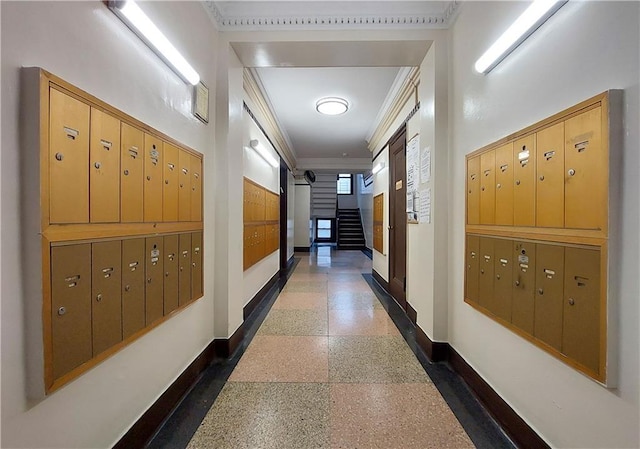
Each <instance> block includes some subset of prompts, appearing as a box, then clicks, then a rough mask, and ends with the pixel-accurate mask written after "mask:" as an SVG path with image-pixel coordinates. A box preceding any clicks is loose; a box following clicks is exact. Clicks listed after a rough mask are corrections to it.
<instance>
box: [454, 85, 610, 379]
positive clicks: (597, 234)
mask: <svg viewBox="0 0 640 449" xmlns="http://www.w3.org/2000/svg"><path fill="white" fill-rule="evenodd" d="M619 97H620V92H619V91H609V92H605V93H603V94H600V95H598V96H596V97H593V98H591V99H589V100H587V101H585V102H582V103H580V104H578V105H576V106H574V107H572V108H569V109H567V110H565V111H562V112H560V113H558V114H556V115H554V116H552V117H549V118H548V119H545V120H543V121H541V122H539V123H536V124H535V125H532V126H530V127H528V128H525V129H523V130H521V131H519V132H517V133H514V134H513V135H511V136H508V137H506V138H504V139H501V140H500V141H498V142H495V143H493V144H491V145H488V146H486V147H484V148H481V149H479V150H477V151H475V152H473V153H471V154H469V155H467V157H466V164H467V170H466V254H465V301H466V302H467V303H468V304H470V305H471V306H473V307H475V308H476V309H477V310H479V311H481V312H483V313H485V314H487V315H488V316H490V317H491V318H493V319H494V320H496V321H498V322H499V323H501V324H503V325H504V326H506V327H507V328H509V329H511V330H513V331H514V332H516V333H517V334H519V335H521V336H522V337H524V338H526V339H527V340H529V341H531V342H533V343H534V344H536V345H537V346H539V347H541V348H542V349H544V350H546V351H547V352H549V353H551V354H553V355H554V356H555V357H557V358H559V359H560V360H562V361H564V362H565V363H567V364H569V365H571V366H572V367H574V368H576V369H578V370H580V371H581V372H583V373H585V374H587V375H588V376H590V377H592V378H593V379H595V380H597V381H599V382H601V383H603V384H606V385H607V386H611V385H612V383H613V379H612V378H610V377H608V376H607V374H608V367H609V368H610V363H612V358H611V355H612V354H611V353H610V352H611V351H608V349H607V345H608V341H607V314H608V308H609V306H610V304H609V302H608V300H607V297H608V287H607V274H608V260H609V259H608V252H607V249H608V241H609V228H610V223H609V219H610V202H609V197H610V185H611V186H613V185H614V182H615V176H612V172H611V169H612V168H614V166H615V164H610V161H615V158H610V150H611V149H610V142H612V141H615V139H616V134H615V133H614V131H615V130H616V127H618V126H619V125H618V121H617V115H616V114H617V112H616V111H617V109H616V108H613V107H612V105H617V104H618V102H619V100H618V99H619Z"/></svg>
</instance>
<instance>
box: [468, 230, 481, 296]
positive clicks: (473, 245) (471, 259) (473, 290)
mask: <svg viewBox="0 0 640 449" xmlns="http://www.w3.org/2000/svg"><path fill="white" fill-rule="evenodd" d="M479 266H480V237H478V236H477V235H467V255H466V272H467V275H466V278H465V279H466V283H465V297H466V298H467V299H468V300H469V301H471V302H474V303H477V302H478V288H479V287H478V276H479V273H480V268H479Z"/></svg>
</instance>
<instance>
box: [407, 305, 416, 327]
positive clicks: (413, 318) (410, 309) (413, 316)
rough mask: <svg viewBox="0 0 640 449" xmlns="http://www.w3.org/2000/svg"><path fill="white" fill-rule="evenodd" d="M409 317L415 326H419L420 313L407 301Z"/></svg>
mask: <svg viewBox="0 0 640 449" xmlns="http://www.w3.org/2000/svg"><path fill="white" fill-rule="evenodd" d="M407 316H408V317H409V319H410V320H411V322H412V323H413V325H414V326H418V312H417V311H416V309H414V308H413V307H412V306H411V304H409V301H407Z"/></svg>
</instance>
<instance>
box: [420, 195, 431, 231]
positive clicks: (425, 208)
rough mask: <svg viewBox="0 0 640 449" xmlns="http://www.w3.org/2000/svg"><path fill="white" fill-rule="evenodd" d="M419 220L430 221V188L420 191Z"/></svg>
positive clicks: (422, 221)
mask: <svg viewBox="0 0 640 449" xmlns="http://www.w3.org/2000/svg"><path fill="white" fill-rule="evenodd" d="M419 210H420V222H421V223H431V189H430V188H429V189H426V190H423V191H422V192H420V207H419Z"/></svg>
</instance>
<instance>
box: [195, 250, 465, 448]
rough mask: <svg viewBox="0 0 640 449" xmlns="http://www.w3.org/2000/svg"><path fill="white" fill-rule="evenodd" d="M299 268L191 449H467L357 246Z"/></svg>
mask: <svg viewBox="0 0 640 449" xmlns="http://www.w3.org/2000/svg"><path fill="white" fill-rule="evenodd" d="M296 257H300V258H301V260H300V261H299V263H298V265H297V267H296V269H295V271H294V272H293V274H292V275H291V277H290V278H289V280H288V281H287V283H286V284H285V286H284V288H283V289H282V290H281V292H280V294H279V295H278V297H277V299H276V300H275V302H274V303H273V306H272V307H271V309H270V311H269V313H268V315H267V316H266V318H265V320H264V322H263V323H262V325H261V326H260V327H259V329H258V330H257V332H256V335H255V336H254V337H253V339H252V340H251V343H250V344H249V346H248V347H247V348H246V350H245V351H244V354H243V355H242V357H241V358H240V360H239V361H238V363H237V366H236V367H235V369H233V371H232V372H231V374H230V376H229V378H228V381H227V382H226V383H224V386H223V387H222V389H221V391H220V393H219V395H218V396H217V399H216V400H215V402H214V403H213V406H211V408H210V409H209V411H208V413H207V414H206V416H205V417H204V420H203V421H202V423H201V424H200V426H199V427H198V429H197V431H196V432H195V434H194V435H193V437H192V438H191V441H190V442H189V444H188V448H191V449H200V448H202V449H205V448H207V449H208V448H216V449H224V448H229V449H231V448H233V449H241V448H252V449H253V448H265V449H266V448H279V449H283V448H300V449H307V448H351V449H355V448H360V449H368V448H385V449H393V448H403V449H411V448H421V449H424V448H442V449H444V448H455V449H463V448H473V447H475V446H474V444H473V443H472V441H471V439H470V438H469V436H468V435H467V433H466V432H465V429H464V428H463V426H462V425H461V424H460V422H459V421H458V419H457V418H456V416H455V415H454V413H453V412H452V410H451V408H450V407H449V406H448V405H447V402H446V401H445V400H444V399H443V397H442V396H441V394H440V392H439V391H438V389H437V388H436V387H435V386H434V384H433V382H432V380H431V378H430V377H429V375H427V372H426V371H425V368H424V366H423V363H421V361H419V360H418V358H417V357H416V355H415V354H414V351H413V350H412V349H411V348H410V346H409V345H408V344H407V342H406V341H405V338H403V336H402V335H401V333H400V332H399V330H398V327H396V324H394V321H392V319H391V318H390V316H389V313H388V311H387V310H386V309H385V308H384V307H383V305H382V304H381V302H380V300H378V297H377V296H376V294H375V293H374V291H373V290H372V287H371V285H370V283H369V282H367V280H365V277H363V273H368V274H370V273H371V260H370V259H369V258H368V257H366V256H365V255H364V254H363V253H361V252H359V251H335V249H332V248H330V247H320V248H318V249H317V252H314V253H310V254H304V255H303V254H296Z"/></svg>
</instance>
